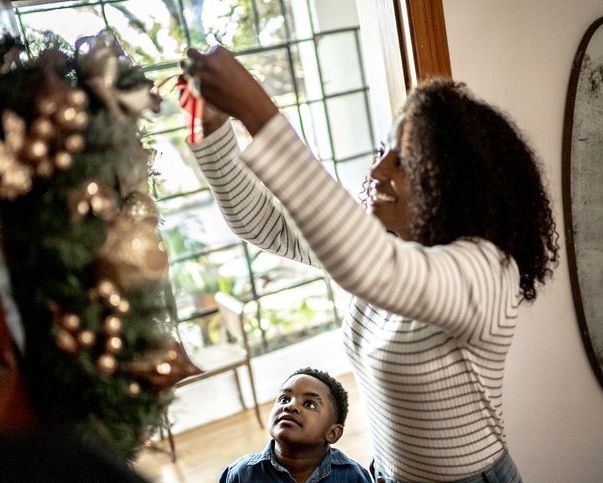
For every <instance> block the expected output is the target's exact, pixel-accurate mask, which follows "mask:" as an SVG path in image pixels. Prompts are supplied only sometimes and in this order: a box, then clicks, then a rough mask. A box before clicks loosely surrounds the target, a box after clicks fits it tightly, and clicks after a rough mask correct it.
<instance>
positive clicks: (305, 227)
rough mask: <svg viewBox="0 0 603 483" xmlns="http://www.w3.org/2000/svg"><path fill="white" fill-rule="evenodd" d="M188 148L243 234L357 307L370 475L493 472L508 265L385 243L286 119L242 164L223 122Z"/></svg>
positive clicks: (347, 323)
mask: <svg viewBox="0 0 603 483" xmlns="http://www.w3.org/2000/svg"><path fill="white" fill-rule="evenodd" d="M191 148H192V150H193V153H194V154H195V156H196V158H197V160H198V161H199V164H200V166H201V169H202V171H203V173H204V175H205V177H206V178H207V181H208V182H209V184H210V186H211V188H212V190H213V192H214V194H215V197H216V199H217V201H218V203H219V204H220V206H221V209H222V212H223V214H224V216H225V218H226V220H227V222H228V224H229V225H230V227H231V229H232V230H233V231H234V232H235V233H236V234H237V235H239V236H240V237H242V238H243V239H245V240H248V241H249V242H251V243H253V244H255V245H257V246H259V247H261V248H263V249H266V250H269V251H271V252H274V253H276V254H279V255H282V256H285V257H288V258H292V259H294V260H297V261H300V262H304V263H308V264H311V265H315V266H321V267H322V268H323V269H325V270H326V271H327V272H328V273H329V274H330V276H331V277H332V278H333V279H334V280H335V281H336V282H337V283H338V284H339V285H340V286H341V287H343V288H344V289H345V290H347V291H348V292H350V293H351V294H352V295H353V296H354V297H353V298H352V301H351V303H350V310H349V313H348V314H347V316H346V317H345V320H344V321H343V324H342V329H343V335H344V337H343V339H344V344H345V348H346V351H347V354H348V356H349V358H350V360H351V362H352V365H353V367H354V372H355V377H356V380H357V382H358V384H359V387H360V392H361V395H362V397H363V399H364V401H365V406H366V408H367V411H368V420H369V426H370V430H371V435H372V443H373V450H374V460H375V464H376V466H377V467H378V468H380V470H381V471H382V472H383V473H385V474H386V475H387V476H389V477H390V478H392V479H396V480H400V481H454V480H456V479H461V478H463V477H466V476H468V475H471V474H473V473H476V472H479V471H480V470H482V469H484V468H485V467H487V466H489V465H490V464H492V463H493V462H494V461H495V460H496V459H497V458H498V457H499V456H500V455H501V453H502V451H503V450H504V448H505V435H504V427H503V408H502V387H503V371H504V366H505V358H506V355H507V352H508V350H509V347H510V345H511V340H512V337H513V333H514V329H515V323H516V316H517V309H518V305H519V300H520V296H519V272H518V268H517V265H516V263H515V261H514V260H513V259H505V257H504V256H503V254H502V252H501V251H500V250H499V249H498V248H497V247H496V246H494V245H493V244H492V243H490V242H488V241H485V240H482V239H463V240H458V241H456V242H454V243H451V244H449V245H441V246H433V247H425V246H422V245H420V244H418V243H414V242H406V241H403V240H401V239H399V238H396V237H394V236H393V235H391V234H389V233H387V232H386V231H385V228H384V227H383V226H382V225H381V223H380V222H379V221H378V220H377V219H376V218H373V217H372V216H369V215H367V214H366V213H365V212H364V211H363V210H362V208H361V207H360V206H359V205H358V204H357V203H356V202H355V201H354V200H353V199H352V198H351V197H350V196H349V195H348V193H347V192H346V191H345V190H344V189H343V188H342V187H341V186H340V185H339V184H337V183H336V182H335V181H334V180H333V179H332V178H331V176H330V175H329V174H328V172H327V171H325V170H324V169H323V168H322V166H321V165H320V163H319V162H318V161H316V160H315V159H314V158H313V156H312V154H311V153H310V151H309V150H308V149H307V147H306V146H305V145H304V144H303V142H302V141H301V140H300V139H299V138H298V137H297V135H296V134H295V133H294V131H293V130H292V128H291V126H290V125H289V123H288V122H287V120H286V119H285V118H284V117H283V116H282V115H280V114H279V115H276V116H275V117H273V118H272V119H271V120H270V121H269V122H268V124H267V125H266V126H264V128H263V129H262V130H261V131H260V133H258V134H257V135H256V137H255V138H254V140H253V141H252V143H251V144H250V145H249V146H248V147H247V148H246V149H245V151H244V152H243V153H240V151H239V149H238V147H237V142H236V140H235V137H234V133H233V130H232V127H231V126H230V123H226V124H224V125H223V126H222V127H221V128H219V129H218V130H216V131H215V132H213V133H212V134H210V135H209V136H207V137H206V138H205V139H204V140H203V141H202V142H201V143H200V144H198V145H195V146H192V147H191ZM277 200H278V201H277Z"/></svg>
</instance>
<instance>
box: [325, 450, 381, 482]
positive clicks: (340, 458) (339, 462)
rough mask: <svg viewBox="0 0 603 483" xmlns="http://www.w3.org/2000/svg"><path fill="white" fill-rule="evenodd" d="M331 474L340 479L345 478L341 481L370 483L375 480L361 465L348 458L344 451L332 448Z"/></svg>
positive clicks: (330, 453)
mask: <svg viewBox="0 0 603 483" xmlns="http://www.w3.org/2000/svg"><path fill="white" fill-rule="evenodd" d="M329 456H330V463H331V473H332V474H333V475H335V476H336V477H338V481H339V478H340V477H344V478H345V479H343V480H341V481H346V482H348V481H349V482H358V483H364V482H367V483H370V482H372V481H373V480H372V479H371V475H370V474H369V472H368V471H367V470H366V468H364V467H363V466H362V465H361V464H360V463H358V462H357V461H355V460H353V459H351V458H349V457H348V456H346V455H345V454H344V453H343V451H340V450H338V449H337V448H333V447H331V450H330V452H329Z"/></svg>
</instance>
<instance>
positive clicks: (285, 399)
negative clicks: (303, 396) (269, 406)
mask: <svg viewBox="0 0 603 483" xmlns="http://www.w3.org/2000/svg"><path fill="white" fill-rule="evenodd" d="M277 402H279V403H281V404H286V403H288V402H289V397H288V396H285V395H282V396H279V398H278V399H277Z"/></svg>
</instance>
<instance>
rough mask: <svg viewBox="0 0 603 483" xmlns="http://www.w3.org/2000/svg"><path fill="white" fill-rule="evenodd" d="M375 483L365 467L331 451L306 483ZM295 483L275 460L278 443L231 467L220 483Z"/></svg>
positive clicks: (245, 457) (240, 460) (242, 459)
mask: <svg viewBox="0 0 603 483" xmlns="http://www.w3.org/2000/svg"><path fill="white" fill-rule="evenodd" d="M319 481H320V482H322V483H371V481H372V480H371V477H370V475H369V473H368V471H366V470H365V469H364V468H363V467H362V466H360V465H359V464H358V463H356V462H355V461H354V460H351V459H350V458H348V457H347V456H346V455H344V454H343V453H342V452H341V451H339V450H338V449H335V448H329V452H328V453H327V454H326V455H325V457H324V458H323V460H322V461H321V462H320V465H319V466H318V468H316V469H315V470H314V471H313V472H312V474H311V475H310V477H309V478H308V479H307V480H306V483H317V482H319ZM272 482H286V483H291V482H293V483H295V480H294V479H293V477H292V476H291V474H290V473H289V471H288V470H287V469H285V468H284V467H283V466H282V465H280V464H279V462H278V461H276V458H275V457H274V440H271V441H270V442H269V443H268V445H267V446H266V447H265V448H264V451H262V452H261V453H252V454H250V455H247V456H243V457H242V458H240V459H238V460H237V461H235V462H234V463H233V464H232V465H230V466H228V467H227V468H226V469H225V470H224V473H222V476H221V477H220V483H272Z"/></svg>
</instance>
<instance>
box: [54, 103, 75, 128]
mask: <svg viewBox="0 0 603 483" xmlns="http://www.w3.org/2000/svg"><path fill="white" fill-rule="evenodd" d="M76 115H77V111H76V110H75V108H74V107H71V106H61V107H59V109H58V110H57V112H56V114H55V115H54V118H55V119H56V121H57V122H58V123H59V124H61V125H62V126H71V125H72V123H73V120H74V119H75V116H76Z"/></svg>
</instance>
